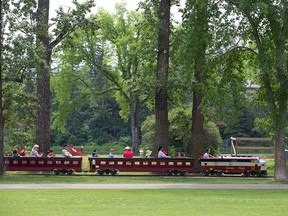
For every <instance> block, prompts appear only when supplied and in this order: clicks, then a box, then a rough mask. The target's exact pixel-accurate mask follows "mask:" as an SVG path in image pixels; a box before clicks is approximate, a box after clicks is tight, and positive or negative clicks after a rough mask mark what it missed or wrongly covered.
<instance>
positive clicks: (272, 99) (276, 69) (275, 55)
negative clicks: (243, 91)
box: [228, 0, 288, 180]
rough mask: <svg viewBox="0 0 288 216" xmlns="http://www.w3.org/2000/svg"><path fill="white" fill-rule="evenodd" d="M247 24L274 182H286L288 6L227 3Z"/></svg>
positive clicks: (264, 1)
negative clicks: (264, 110)
mask: <svg viewBox="0 0 288 216" xmlns="http://www.w3.org/2000/svg"><path fill="white" fill-rule="evenodd" d="M228 3H229V4H230V5H232V6H233V7H234V11H236V12H239V13H240V14H241V15H242V16H243V17H244V19H245V21H246V22H247V23H249V28H246V29H248V30H249V32H244V33H245V35H248V36H250V38H251V39H252V40H254V41H255V44H256V48H257V50H256V52H257V62H258V65H259V74H258V76H259V82H260V85H261V88H260V90H259V95H260V96H261V99H262V101H265V102H267V104H268V109H269V116H268V121H269V122H270V127H271V128H273V130H272V132H273V140H274V147H275V175H274V178H275V180H286V179H287V174H286V160H285V155H284V148H285V137H286V127H287V105H288V104H287V102H288V75H287V74H288V66H287V65H288V64H287V62H288V55H287V51H288V50H287V43H288V16H287V15H288V13H287V11H288V3H287V1H273V0H269V1H268V0H259V1H256V2H247V1H244V0H243V1H242V0H239V1H236V0H235V1H228Z"/></svg>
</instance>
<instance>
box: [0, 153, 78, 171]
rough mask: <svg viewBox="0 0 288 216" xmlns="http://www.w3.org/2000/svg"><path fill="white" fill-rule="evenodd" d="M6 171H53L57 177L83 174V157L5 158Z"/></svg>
mask: <svg viewBox="0 0 288 216" xmlns="http://www.w3.org/2000/svg"><path fill="white" fill-rule="evenodd" d="M4 163H5V170H6V171H37V172H40V171H43V172H47V171H49V172H50V171H52V172H54V173H55V174H56V175H59V174H68V175H71V174H73V172H81V170H82V157H71V158H65V157H50V158H49V157H4Z"/></svg>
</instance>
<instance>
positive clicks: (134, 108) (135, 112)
mask: <svg viewBox="0 0 288 216" xmlns="http://www.w3.org/2000/svg"><path fill="white" fill-rule="evenodd" d="M130 95H131V96H130V99H131V102H130V125H131V132H132V150H133V152H134V155H139V105H140V104H139V99H138V98H135V97H133V96H132V94H130Z"/></svg>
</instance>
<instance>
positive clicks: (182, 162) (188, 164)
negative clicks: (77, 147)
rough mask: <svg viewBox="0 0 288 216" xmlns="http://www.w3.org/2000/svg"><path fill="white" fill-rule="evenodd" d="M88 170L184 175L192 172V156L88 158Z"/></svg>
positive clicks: (110, 172) (101, 173)
mask: <svg viewBox="0 0 288 216" xmlns="http://www.w3.org/2000/svg"><path fill="white" fill-rule="evenodd" d="M89 164H90V172H98V174H99V175H103V174H112V175H115V174H116V173H117V172H118V171H120V172H160V173H163V172H164V173H166V174H167V175H177V174H179V175H181V176H184V175H185V173H186V172H188V173H193V172H194V159H192V158H89Z"/></svg>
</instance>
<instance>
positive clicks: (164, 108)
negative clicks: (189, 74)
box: [155, 0, 171, 148]
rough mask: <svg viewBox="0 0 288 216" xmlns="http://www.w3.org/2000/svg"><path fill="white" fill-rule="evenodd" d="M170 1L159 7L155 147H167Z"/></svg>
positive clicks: (163, 0) (162, 3)
mask: <svg viewBox="0 0 288 216" xmlns="http://www.w3.org/2000/svg"><path fill="white" fill-rule="evenodd" d="M170 8H171V1H170V0H161V1H160V5H159V12H158V14H159V26H158V34H159V36H158V56H157V70H156V80H157V84H156V93H155V116H156V147H159V146H162V147H164V148H167V147H168V131H169V121H168V94H167V83H168V70H169V49H170V47H169V36H170Z"/></svg>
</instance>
